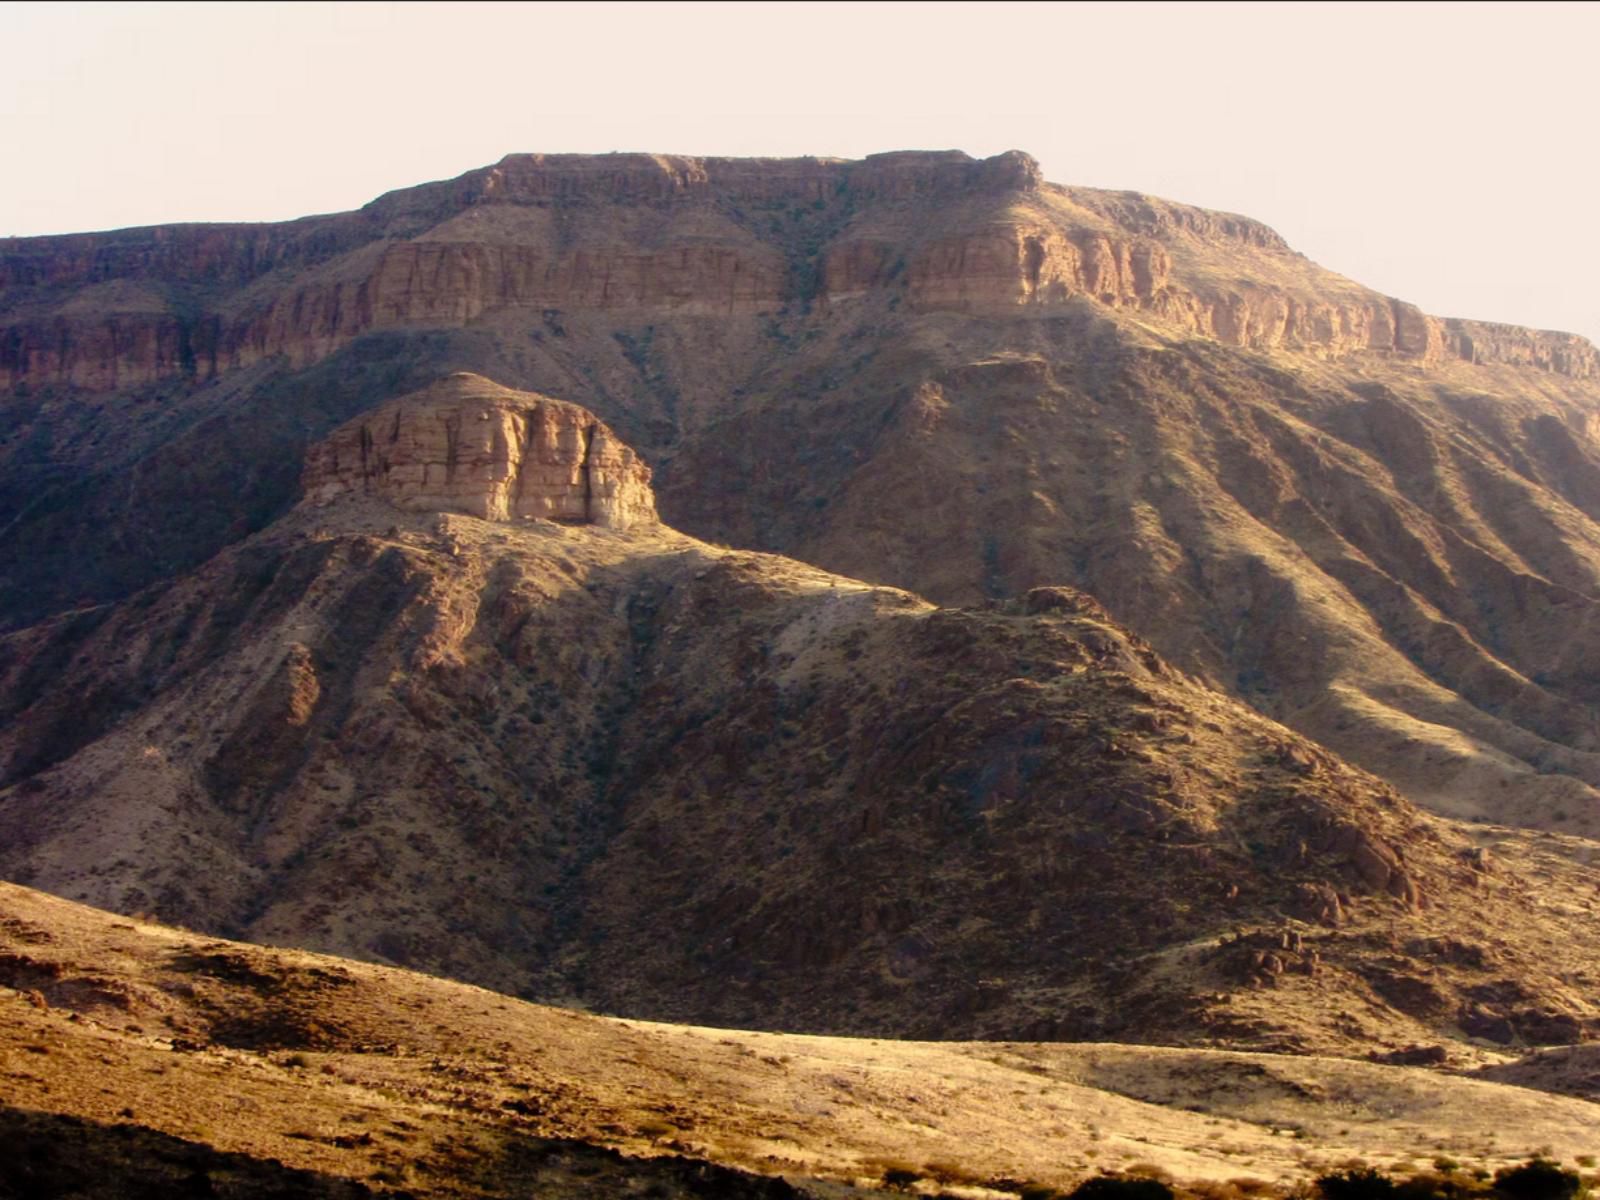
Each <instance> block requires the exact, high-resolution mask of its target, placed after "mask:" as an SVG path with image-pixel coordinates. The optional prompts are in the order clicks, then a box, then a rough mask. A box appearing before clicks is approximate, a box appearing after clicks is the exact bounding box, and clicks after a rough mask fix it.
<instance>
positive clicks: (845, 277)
mask: <svg viewBox="0 0 1600 1200" xmlns="http://www.w3.org/2000/svg"><path fill="white" fill-rule="evenodd" d="M863 297H877V298H878V299H880V300H882V301H884V302H886V303H887V302H889V301H891V300H892V301H893V302H894V303H895V304H897V305H898V304H900V303H902V302H903V303H904V304H905V306H906V307H907V308H909V309H912V310H915V311H919V312H940V311H949V310H958V311H973V312H980V313H984V314H986V315H1004V314H1011V313H1015V312H1016V311H1017V310H1019V309H1021V310H1023V311H1026V312H1030V313H1034V314H1037V315H1045V314H1048V313H1049V312H1050V311H1051V310H1059V309H1061V308H1062V307H1063V306H1065V305H1067V304H1069V303H1075V302H1079V301H1082V300H1088V301H1090V302H1092V303H1094V304H1097V305H1101V306H1104V307H1105V308H1108V309H1116V310H1122V311H1127V312H1131V313H1136V314H1138V315H1139V318H1140V319H1141V320H1149V321H1153V322H1155V323H1157V324H1159V325H1162V326H1165V327H1168V328H1169V329H1172V330H1175V331H1178V332H1180V333H1182V334H1184V335H1187V336H1192V337H1199V338H1204V339H1209V340H1214V341H1217V342H1221V343H1223V344H1225V345H1230V346H1242V347H1246V348H1249V349H1252V350H1257V351H1287V352H1291V353H1298V354H1305V355H1308V356H1311V357H1315V358H1324V359H1337V358H1343V357H1345V356H1348V355H1352V354H1373V355H1377V356H1380V357H1384V358H1394V359H1399V360H1402V361H1405V362H1408V363H1413V364H1418V365H1421V366H1424V367H1433V366H1437V365H1440V364H1446V363H1453V362H1457V361H1463V362H1467V363H1472V364H1498V363H1504V364H1509V365H1514V366H1519V367H1526V368H1532V369H1535V370H1540V371H1546V372H1551V373H1554V374H1558V375H1564V376H1569V377H1574V378H1588V377H1592V376H1594V375H1595V374H1597V373H1600V359H1597V356H1596V351H1595V348H1594V347H1593V346H1591V345H1590V344H1589V343H1588V342H1586V341H1584V340H1583V339H1582V338H1577V337H1573V336H1572V335H1568V334H1558V333H1545V332H1540V331H1534V330H1526V329H1519V328H1515V327H1511V326H1493V325H1486V324H1482V323H1478V322H1464V321H1442V320H1440V319H1438V318H1435V317H1430V316H1428V315H1426V314H1424V313H1423V312H1421V311H1420V310H1419V309H1417V308H1416V307H1415V306H1413V305H1410V304H1405V303H1403V302H1401V301H1399V300H1395V299H1393V298H1391V297H1388V296H1383V295H1380V294H1378V293H1376V292H1373V291H1371V290H1369V289H1366V288H1360V287H1356V286H1353V285H1351V284H1349V282H1348V281H1343V280H1340V279H1339V278H1338V277H1336V276H1332V275H1330V274H1328V273H1326V272H1320V271H1318V270H1317V269H1316V268H1314V267H1311V266H1310V264H1307V263H1306V262H1305V260H1303V259H1302V258H1301V257H1300V256H1299V255H1297V254H1295V253H1294V252H1293V251H1292V250H1291V249H1290V248H1289V247H1288V246H1287V245H1286V244H1285V243H1284V242H1283V240H1282V239H1281V238H1280V237H1279V236H1278V235H1277V234H1275V233H1274V232H1273V231H1272V230H1270V229H1268V228H1267V227H1266V226H1264V225H1261V224H1260V223H1259V222H1256V221H1252V220H1249V219H1248V218H1244V217H1239V216H1234V215H1232V214H1228V213H1214V212H1207V211H1205V210H1203V209H1198V208H1192V207H1190V206H1187V205H1181V204H1174V203H1171V202H1168V201H1164V200H1158V199H1155V198H1153V197H1148V196H1142V195H1138V194H1136V193H1127V192H1102V191H1097V190H1094V189H1087V188H1071V187H1062V186H1058V185H1054V184H1049V183H1046V182H1045V181H1044V179H1043V177H1042V176H1041V174H1040V171H1039V166H1038V164H1037V163H1036V162H1035V161H1034V160H1033V159H1032V158H1030V157H1029V156H1028V155H1026V154H1023V153H1020V152H1018V151H1010V152H1008V153H1005V154H1000V155H996V156H994V157H992V158H987V159H981V160H980V159H973V158H970V157H968V156H967V155H965V154H961V153H959V152H907V153H894V154H879V155H873V156H871V157H868V158H865V159H862V160H860V161H853V162H852V161H843V160H837V159H822V158H794V159H726V158H691V157H686V156H682V155H653V154H609V155H559V154H558V155H545V154H515V155H510V156H508V157H506V158H504V159H502V160H501V161H500V162H498V163H496V164H494V165H493V166H489V167H484V168H481V169H479V170H476V171H470V172H468V173H466V174H465V175H462V176H460V177H459V178H457V179H452V180H444V181H440V182H438V183H430V184H424V185H422V186H420V187H414V188H407V189H403V190H401V191H396V192H391V193H390V194H388V195H386V196H383V197H380V198H379V199H377V200H375V201H373V202H372V203H371V204H369V205H367V206H366V207H365V208H363V209H361V210H360V211H358V212H353V213H342V214H335V215H332V216H326V217H311V218H306V219H305V220H302V221H293V222H284V223H281V224H276V225H196V226H163V227H153V228H149V229H134V230H121V231H116V232H112V233H105V234H77V235H70V236H63V237H44V238H11V239H5V240H0V388H12V387H16V386H18V385H21V384H26V385H28V386H38V385H67V386H71V387H75V388H82V389H85V390H90V391H110V390H115V389H118V388H126V387H133V386H140V385H147V384H151V383H156V382H159V381H162V380H167V379H174V378H194V379H211V378H213V377H216V376H219V375H223V374H226V373H227V372H229V371H234V370H238V369H242V368H247V367H251V366H253V365H256V364H259V363H262V362H265V361H269V360H277V359H282V360H286V361H287V362H288V363H290V364H292V365H294V366H299V367H303V366H307V365H309V364H312V363H315V362H318V361H321V360H322V359H325V358H327V357H328V356H329V355H331V354H334V353H336V352H338V351H339V350H340V349H341V348H343V347H345V346H348V345H349V344H350V343H351V342H353V341H354V340H356V339H357V338H359V337H361V336H363V335H365V334H368V333H372V332H374V331H381V330H395V329H407V328H410V329H415V328H426V327H436V328H459V327H462V326H467V325H470V324H472V323H474V322H477V321H480V320H482V319H484V318H486V317H491V316H494V315H495V314H501V315H503V316H506V317H508V318H509V319H513V320H515V319H518V318H517V316H516V314H518V313H520V314H522V316H521V318H520V319H521V320H523V321H524V322H527V321H535V322H536V321H537V320H538V319H540V317H541V316H542V315H543V314H546V313H552V312H560V313H567V314H594V315H602V316H603V317H604V319H606V320H611V321H617V322H634V323H639V322H643V323H650V322H653V321H656V320H661V319H665V318H667V317H673V316H676V317H686V316H692V317H708V318H709V317H719V318H723V319H733V318H739V317H742V318H746V319H756V318H762V317H771V316H772V315H773V314H775V313H778V312H780V311H781V310H782V309H783V308H784V307H785V306H786V305H789V304H791V303H793V302H796V301H799V302H802V303H811V302H817V303H820V304H821V305H822V306H824V307H826V306H829V305H834V304H837V303H839V302H843V301H853V300H859V299H861V298H863Z"/></svg>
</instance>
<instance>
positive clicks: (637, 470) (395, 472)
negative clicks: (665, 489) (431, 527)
mask: <svg viewBox="0 0 1600 1200" xmlns="http://www.w3.org/2000/svg"><path fill="white" fill-rule="evenodd" d="M304 485H305V494H306V497H307V498H308V499H309V500H310V501H311V502H313V503H315V504H327V503H330V502H333V501H336V500H338V499H340V498H341V497H345V496H352V495H367V496H377V497H381V498H382V499H384V500H387V501H388V502H389V503H391V504H393V505H394V506H395V507H397V508H401V509H405V510H406V511H408V512H435V511H438V512H460V513H467V514H470V515H472V516H475V517H483V518H485V519H487V520H491V521H515V520H521V519H527V518H532V517H542V518H544V519H547V520H552V521H570V522H579V523H583V524H589V525H601V526H604V527H606V528H608V529H626V528H628V527H629V526H631V525H638V524H647V523H651V522H654V521H655V519H656V508H655V496H654V494H653V493H652V492H651V490H650V468H649V467H647V466H645V465H644V463H643V462H641V461H640V459H639V456H638V455H637V454H635V453H634V452H633V451H632V450H631V449H630V448H629V447H627V446H625V445H624V444H623V443H622V442H621V441H619V440H618V438H617V436H616V435H615V434H614V433H612V432H611V430H609V429H608V428H606V426H604V425H602V424H601V423H600V421H599V420H598V419H597V418H596V417H595V416H594V415H593V414H592V413H590V412H589V411H588V410H587V409H583V408H579V407H578V406H577V405H576V404H567V403H565V402H563V401H560V400H552V399H550V398H549V397H548V396H540V395H538V394H536V393H533V392H517V391H513V390H511V389H510V388H504V387H501V386H500V385H499V384H496V383H493V382H492V381H490V380H488V379H485V378H483V377H482V376H481V375H472V374H468V373H466V372H460V373H458V374H455V375H451V376H450V377H449V378H447V379H444V380H441V381H440V382H439V383H437V384H434V385H433V386H432V387H429V388H426V389H424V390H423V391H421V392H415V393H413V394H411V395H409V396H403V397H401V398H400V399H398V400H394V401H391V402H390V403H388V404H386V405H383V406H382V407H380V408H378V409H376V410H374V411H373V412H370V413H366V414H364V415H362V416H361V417H360V418H358V419H357V420H355V421H351V422H349V423H348V424H346V425H344V426H343V427H341V428H340V429H338V430H336V431H335V432H334V433H333V435H332V436H331V437H329V438H328V439H327V440H326V441H324V442H322V443H321V444H320V445H318V446H316V447H314V448H313V449H312V451H311V453H310V454H309V455H308V457H307V462H306V471H305V477H304Z"/></svg>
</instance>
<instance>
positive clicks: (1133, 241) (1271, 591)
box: [0, 153, 1600, 839]
mask: <svg viewBox="0 0 1600 1200" xmlns="http://www.w3.org/2000/svg"><path fill="white" fill-rule="evenodd" d="M1505 252H1506V253H1513V252H1516V251H1514V250H1506V251H1505ZM0 329H3V333H0V380H3V381H5V382H6V384H7V385H8V387H7V390H6V391H5V393H4V401H3V403H0V422H3V429H0V620H3V621H4V622H6V623H7V624H8V626H9V627H10V628H13V629H18V628H21V627H23V626H29V625H34V624H36V623H37V622H39V621H41V620H45V619H47V618H52V617H60V616H61V615H62V614H66V613H69V612H81V611H85V610H88V609H93V608H94V607H95V606H97V605H101V604H104V603H107V602H110V601H115V600H123V599H126V598H127V597H128V596H130V595H132V594H134V593H135V592H137V591H138V590H139V589H141V588H144V587H146V586H148V585H150V584H153V583H156V582H158V581H162V580H170V579H172V578H173V577H174V576H175V575H177V574H179V573H181V572H183V571H188V570H192V569H194V568H197V567H199V566H200V565H201V564H202V563H204V562H206V561H207V560H208V559H210V558H211V557H212V556H213V555H214V554H216V553H217V552H218V551H220V550H222V549H223V548H224V547H237V546H238V545H239V544H240V543H241V539H243V538H244V537H245V536H246V535H248V534H251V533H253V532H258V531H261V530H263V529H265V528H266V527H267V526H268V525H270V524H271V523H272V522H273V521H274V520H276V519H277V518H278V517H280V516H282V515H283V514H284V513H286V512H288V510H289V509H290V507H291V506H292V505H293V504H294V503H295V501H296V498H297V495H298V482H299V464H300V461H301V458H302V455H303V453H304V451H305V449H306V448H307V446H308V445H310V444H311V443H313V442H316V441H318V440H320V439H321V438H322V437H323V436H325V435H326V434H327V433H329V432H330V431H331V430H332V429H334V428H335V427H336V426H338V425H340V424H342V423H343V422H345V421H346V420H348V419H350V418H352V417H354V416H356V415H357V414H359V413H361V412H364V411H366V410H368V409H370V408H371V407H373V406H374V405H376V404H379V403H381V402H384V401H386V400H388V399H390V398H392V397H394V396H397V395H400V394H403V393H405V392H408V391H411V390H415V389H417V388H420V387H423V386H426V385H428V384H430V383H432V382H433V381H434V380H436V379H439V378H441V377H443V376H444V375H446V374H448V373H449V372H451V371H456V370H469V371H477V372H481V373H483V374H485V375H488V376H490V377H492V378H494V379H495V380H497V381H499V382H501V383H503V384H506V385H510V386H513V387H518V388H527V389H531V390H533V391H536V392H539V393H542V394H546V395H551V396H558V397H561V398H562V399H564V400H568V401H572V402H575V403H578V404H580V405H583V406H585V407H586V408H588V409H589V410H591V411H593V412H594V413H596V414H597V416H598V417H599V418H600V419H601V420H602V421H604V422H605V423H606V424H608V425H609V426H610V427H611V428H613V429H615V430H616V433H617V436H618V438H619V439H620V440H621V441H623V442H625V443H627V444H629V445H632V446H633V447H635V448H636V449H637V450H638V452H639V453H640V454H641V455H642V457H643V458H644V459H645V460H646V461H647V462H649V463H650V464H651V466H652V467H653V468H654V470H655V473H656V480H657V485H658V490H659V497H660V505H661V511H662V513H663V515H664V516H665V518H666V519H667V520H668V521H669V522H670V523H671V524H672V525H674V526H676V527H678V528H681V529H683V530H685V531H686V532H687V533H689V534H691V535H694V536H697V537H700V538H704V539H709V540H712V541H717V542H725V543H729V544H733V545H737V546H741V547H745V548H749V549H752V550H762V551H767V552H776V553H782V554H786V555H791V556H794V557H798V558H800V559H803V560H805V561H808V562H812V563H815V564H817V565H818V566H820V567H822V568H824V569H827V570H832V571H837V572H840V573H842V574H845V575H849V576H852V577H856V578H862V579H866V580H868V581H871V582H873V583H876V584H883V585H888V586H892V587H897V588H903V589H906V590H909V591H911V592H914V593H916V594H917V595H920V596H925V597H927V598H928V599H930V600H932V601H934V602H936V603H940V604H956V605H962V604H973V603H977V602H981V601H985V600H989V599H995V600H1002V601H1019V602H1020V600H1021V598H1022V597H1023V596H1024V595H1025V594H1026V593H1027V592H1028V591H1029V590H1030V589H1032V588H1034V587H1039V586H1058V585H1064V586H1071V587H1075V588H1078V589H1080V590H1083V591H1086V592H1088V593H1090V594H1092V595H1093V596H1095V597H1096V598H1097V599H1098V600H1099V601H1100V602H1101V603H1103V604H1104V605H1105V606H1106V609H1107V610H1108V612H1109V613H1110V614H1111V615H1112V616H1113V617H1114V618H1115V619H1116V620H1117V621H1118V622H1120V623H1121V624H1122V625H1124V626H1126V627H1128V628H1130V629H1132V630H1134V631H1136V632H1137V633H1138V634H1139V635H1140V636H1142V637H1144V638H1146V639H1147V640H1148V641H1149V642H1150V644H1151V645H1152V646H1153V647H1154V648H1155V649H1156V650H1157V651H1158V652H1159V653H1160V654H1161V655H1162V656H1163V657H1164V658H1165V659H1166V660H1167V661H1169V662H1171V663H1172V664H1173V665H1174V666H1175V667H1176V668H1178V669H1181V670H1183V671H1187V672H1189V673H1191V674H1194V675H1196V676H1197V677H1199V678H1201V679H1203V680H1204V681H1206V682H1207V683H1208V684H1210V685H1212V686H1213V687H1215V688H1218V689H1221V690H1223V691H1226V692H1228V693H1230V694H1232V695H1234V696H1236V697H1238V698H1240V699H1242V700H1245V701H1246V702H1248V703H1249V704H1251V705H1252V706H1254V707H1255V708H1256V709H1258V710H1259V711H1261V712H1263V713H1265V714H1267V715H1269V716H1271V717H1273V718H1275V719H1277V720H1280V721H1282V722H1284V723H1285V724H1287V725H1289V726H1291V727H1293V728H1294V729H1296V730H1298V731H1299V732H1301V733H1303V734H1305V735H1307V736H1309V737H1311V738H1313V739H1315V740H1316V741H1318V742H1320V743H1322V744H1323V745H1326V746H1328V747H1329V748H1331V749H1332V750H1334V751H1336V752H1337V753H1339V754H1341V755H1344V756H1347V757H1348V758H1350V759H1351V760H1352V761H1354V762H1356V763H1358V764H1360V765H1361V766H1363V767H1365V768H1367V769H1369V770H1371V771H1374V772H1376V773H1378V774H1379V775H1381V776H1382V777H1383V778H1385V779H1386V780H1388V781H1389V782H1390V783H1392V784H1393V785H1394V786H1396V787H1397V788H1398V789H1400V791H1402V792H1403V793H1404V794H1405V795H1406V796H1407V797H1409V798H1410V799H1412V800H1414V801H1416V802H1418V803H1421V804H1423V805H1425V806H1428V807H1430V808H1431V809H1433V810H1434V811H1437V812H1441V813H1445V814H1447V815H1452V816H1456V817H1461V818H1466V819H1470V820H1478V821H1488V822H1502V823H1509V824H1515V825H1518V826H1523V827H1529V828H1534V829H1546V830H1553V831H1559V832H1561V833H1564V834H1570V835H1575V836H1579V837H1582V838H1585V839H1587V838H1589V837H1590V836H1592V835H1593V834H1594V833H1595V828H1594V826H1595V822H1596V814H1597V813H1600V805H1597V801H1600V796H1597V794H1596V791H1595V788H1596V786H1597V785H1600V758H1597V757H1596V751H1597V746H1596V733H1595V722H1594V716H1593V713H1594V704H1595V700H1596V696H1595V694H1594V684H1593V680H1594V679H1595V678H1596V677H1597V671H1596V665H1597V657H1596V656H1597V645H1600V643H1597V637H1600V634H1597V633H1596V629H1597V624H1596V612H1595V607H1594V597H1595V596H1596V594H1597V588H1600V578H1597V576H1600V533H1597V528H1600V527H1597V525H1596V518H1597V516H1600V444H1597V442H1596V425H1595V411H1596V401H1597V399H1600V379H1597V359H1596V352H1595V350H1594V348H1593V347H1592V346H1590V345H1589V344H1588V343H1586V342H1584V341H1583V340H1582V339H1579V338H1576V337H1572V336H1570V335H1564V334H1551V333H1540V332H1534V331H1529V330H1524V329H1518V328H1513V327H1509V326H1501V325H1492V324H1486V323H1482V322H1473V321H1464V320H1440V319H1436V318H1434V317H1430V316H1427V315H1426V314H1423V313H1422V312H1420V311H1419V310H1417V309H1416V308H1415V307H1414V306H1411V305H1408V304H1406V303H1404V302H1402V301H1399V300H1396V299H1393V298H1390V297H1386V296H1381V295H1379V294H1377V293H1374V292H1372V291H1370V290H1369V289H1366V288H1363V287H1361V286H1360V285H1358V284H1356V283H1353V282H1351V281H1349V280H1346V279H1343V278H1341V277H1339V276H1337V275H1334V274H1332V273H1331V272H1328V271H1326V270H1323V269H1321V268H1319V267H1317V266H1316V265H1314V264H1312V263H1310V262H1308V261H1307V260H1306V259H1305V258H1303V257H1302V256H1300V255H1298V254H1296V253H1294V252H1293V251H1292V250H1291V249H1289V248H1288V247H1287V246H1286V245H1285V244H1284V243H1283V241H1282V240H1281V239H1280V238H1278V237H1277V235H1275V234H1274V233H1272V232H1271V231H1270V230H1269V229H1267V228H1266V227H1264V226H1262V225H1261V224H1259V223H1257V222H1255V221H1251V220H1249V219H1247V218H1243V217H1236V216H1231V215H1227V214H1218V213H1211V212H1206V211H1203V210H1200V209H1195V208H1190V207H1187V206H1183V205H1179V204H1173V203H1169V202H1166V201H1162V200H1157V199H1154V198H1150V197H1146V196H1142V195H1136V194H1132V193H1114V192H1102V191H1094V190H1090V189H1084V188H1074V187H1063V186H1059V185H1055V184H1050V183H1047V182H1045V181H1044V180H1043V179H1042V178H1041V177H1040V174H1039V171H1038V169H1037V166H1036V164H1034V162H1033V161H1032V160H1031V159H1029V158H1028V157H1027V156H1026V155H1024V154H1020V153H1009V154H1005V155H1000V156H998V157H996V158H992V159H987V160H982V161H975V160H972V159H969V158H967V157H966V156H964V155H961V154H956V153H948V154H939V153H908V154H890V155H879V156H874V157H872V158H868V159H865V160H861V161H859V162H844V161H834V160H821V159H799V160H726V159H721V160H719V159H693V158H684V157H673V156H652V155H607V156H598V157H582V156H545V155H513V156H511V157H508V158H506V159H504V160H503V161H502V162H500V163H498V164H496V165H495V166H493V167H488V168H484V169H482V170H478V171H473V172H469V173H468V174H466V175H464V176H462V177H460V178H459V179H456V180H451V181H446V182H443V183H436V184H428V185H424V186H422V187H418V188H411V189H407V190H404V191H399V192H394V193H391V194H389V195H387V196H384V197H382V198H380V199H379V200H376V201H374V202H373V203H372V204H370V205H368V206H367V207H366V208H364V209H362V210H360V211H359V212H356V213H347V214H340V215H334V216H327V217H311V218H307V219H305V220H301V221H296V222H290V223H286V224H281V225H262V226H172V227H158V228H152V229H142V230H126V231H121V232H116V233H107V234H84V235H73V236H68V237H57V238H29V239H12V240H8V241H6V242H3V243H0ZM180 512H181V513H182V514H183V519H181V520H179V519H174V514H175V513H180ZM75 619H86V618H75Z"/></svg>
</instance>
